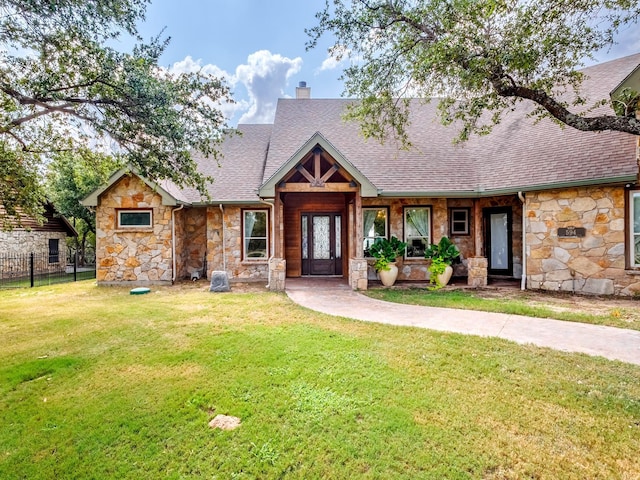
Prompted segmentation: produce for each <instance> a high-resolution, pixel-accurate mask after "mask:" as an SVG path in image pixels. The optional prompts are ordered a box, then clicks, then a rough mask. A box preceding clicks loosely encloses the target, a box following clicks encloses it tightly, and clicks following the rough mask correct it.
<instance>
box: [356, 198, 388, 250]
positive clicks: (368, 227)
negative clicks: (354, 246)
mask: <svg viewBox="0 0 640 480" xmlns="http://www.w3.org/2000/svg"><path fill="white" fill-rule="evenodd" d="M388 216H389V215H388V214H387V209H386V208H379V207H376V208H363V209H362V226H363V234H362V237H363V242H364V243H363V249H364V256H365V257H371V254H370V253H369V248H371V245H373V243H374V242H375V241H376V239H377V238H389V237H388V231H389V230H388V227H387V217H388Z"/></svg>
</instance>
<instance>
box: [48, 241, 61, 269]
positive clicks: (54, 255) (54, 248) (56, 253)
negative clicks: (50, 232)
mask: <svg viewBox="0 0 640 480" xmlns="http://www.w3.org/2000/svg"><path fill="white" fill-rule="evenodd" d="M59 261H60V240H58V239H57V238H50V239H49V263H58V262H59Z"/></svg>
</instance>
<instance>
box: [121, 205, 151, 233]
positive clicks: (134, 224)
mask: <svg viewBox="0 0 640 480" xmlns="http://www.w3.org/2000/svg"><path fill="white" fill-rule="evenodd" d="M152 220H153V216H152V210H151V209H145V210H118V227H119V228H145V227H150V226H151V225H152Z"/></svg>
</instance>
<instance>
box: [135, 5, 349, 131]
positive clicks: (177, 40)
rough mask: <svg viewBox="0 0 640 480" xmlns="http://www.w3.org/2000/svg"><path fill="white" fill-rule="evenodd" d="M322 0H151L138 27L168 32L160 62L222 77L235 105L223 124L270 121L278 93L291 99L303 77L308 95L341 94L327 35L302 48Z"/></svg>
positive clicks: (148, 32) (147, 34)
mask: <svg viewBox="0 0 640 480" xmlns="http://www.w3.org/2000/svg"><path fill="white" fill-rule="evenodd" d="M323 6H324V0H297V1H294V0H270V1H269V0H152V2H151V4H150V5H149V6H148V7H147V13H146V19H145V22H144V23H142V24H140V25H139V32H140V33H141V34H142V36H143V38H144V39H145V40H148V39H149V38H151V37H154V36H156V35H158V34H160V33H161V32H163V29H164V32H163V36H165V37H166V36H168V37H171V41H170V43H169V46H168V48H167V49H166V51H165V53H164V54H163V56H162V57H161V58H160V65H161V66H163V67H168V68H170V69H171V70H173V71H177V72H180V71H197V70H199V69H202V70H203V71H204V72H206V73H212V74H214V75H217V76H223V77H224V78H225V79H226V80H227V83H228V84H229V85H230V86H231V89H232V92H233V97H234V99H235V101H236V102H237V103H236V104H235V105H232V106H230V107H225V108H224V110H225V113H226V114H227V116H228V117H229V118H230V119H231V120H230V122H229V124H230V125H232V126H235V125H236V124H237V123H270V122H271V121H273V115H274V112H275V106H276V102H277V100H278V98H283V97H295V88H296V86H298V84H299V82H301V81H306V82H307V86H308V87H310V88H311V95H312V96H313V97H314V98H337V97H340V95H341V94H342V83H341V82H340V81H339V80H338V78H339V77H340V74H341V70H340V69H339V68H336V67H337V65H336V64H335V62H334V61H332V60H331V59H328V54H327V48H328V47H329V46H330V43H329V40H328V39H327V40H325V41H324V44H323V45H321V46H319V47H317V48H316V49H313V50H310V51H306V47H305V44H306V42H307V40H308V36H307V34H306V33H305V28H311V27H313V26H314V25H315V24H316V19H315V13H316V12H317V11H320V10H321V9H322V7H323Z"/></svg>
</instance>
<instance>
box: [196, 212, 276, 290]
mask: <svg viewBox="0 0 640 480" xmlns="http://www.w3.org/2000/svg"><path fill="white" fill-rule="evenodd" d="M245 208H247V209H264V208H265V205H263V204H254V205H246V206H243V207H238V206H229V205H225V206H224V207H223V209H222V210H221V209H220V207H217V206H216V207H208V208H207V235H206V237H207V269H208V271H209V272H211V271H213V270H223V271H226V272H227V273H228V274H229V278H230V280H231V282H234V281H235V282H252V281H264V282H267V281H268V279H269V261H268V259H266V258H265V259H256V260H245V259H243V258H242V210H243V209H245ZM223 221H224V222H223ZM269 233H271V232H269Z"/></svg>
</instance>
